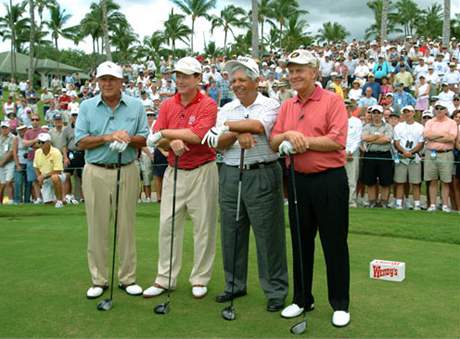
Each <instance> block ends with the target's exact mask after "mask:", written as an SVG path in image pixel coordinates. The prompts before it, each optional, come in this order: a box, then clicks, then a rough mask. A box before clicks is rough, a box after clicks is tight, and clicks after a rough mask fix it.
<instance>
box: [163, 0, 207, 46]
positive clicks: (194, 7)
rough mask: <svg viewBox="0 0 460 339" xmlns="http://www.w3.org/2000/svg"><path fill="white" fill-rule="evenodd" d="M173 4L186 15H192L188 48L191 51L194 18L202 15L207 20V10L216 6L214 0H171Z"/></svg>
mask: <svg viewBox="0 0 460 339" xmlns="http://www.w3.org/2000/svg"><path fill="white" fill-rule="evenodd" d="M172 2H173V3H174V4H176V5H177V6H179V8H180V9H181V10H182V11H183V12H184V13H185V14H187V15H189V16H191V17H192V29H191V31H190V49H191V51H192V53H193V35H194V34H195V20H196V19H197V18H200V17H204V18H206V19H207V20H209V18H210V16H209V15H208V12H209V11H210V10H211V9H213V8H214V7H216V0H172Z"/></svg>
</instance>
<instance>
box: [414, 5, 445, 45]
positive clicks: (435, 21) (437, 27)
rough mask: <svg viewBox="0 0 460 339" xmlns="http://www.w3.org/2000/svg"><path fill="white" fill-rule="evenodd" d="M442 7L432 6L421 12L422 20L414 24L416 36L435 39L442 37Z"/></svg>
mask: <svg viewBox="0 0 460 339" xmlns="http://www.w3.org/2000/svg"><path fill="white" fill-rule="evenodd" d="M442 19H443V15H442V6H441V5H440V4H433V5H431V6H430V7H428V8H427V9H426V10H423V12H422V18H421V20H419V21H418V22H417V24H416V30H417V35H419V36H425V37H430V38H436V37H438V36H440V35H442Z"/></svg>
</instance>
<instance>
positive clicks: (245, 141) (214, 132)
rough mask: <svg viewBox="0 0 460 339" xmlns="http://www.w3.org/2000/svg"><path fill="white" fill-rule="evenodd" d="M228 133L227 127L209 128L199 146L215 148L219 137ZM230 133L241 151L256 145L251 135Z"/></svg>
mask: <svg viewBox="0 0 460 339" xmlns="http://www.w3.org/2000/svg"><path fill="white" fill-rule="evenodd" d="M229 131H230V128H229V127H228V126H227V125H222V126H220V127H217V126H214V127H211V128H210V129H209V131H208V132H207V133H206V134H205V136H204V137H203V140H201V144H205V143H207V144H208V146H209V147H212V148H217V145H218V144H219V138H220V136H221V135H223V134H224V133H226V132H229ZM231 133H233V134H234V135H235V136H236V138H237V140H238V143H239V144H240V147H241V148H243V149H250V148H253V147H254V146H255V145H256V139H255V138H254V136H253V135H252V134H251V133H235V132H231Z"/></svg>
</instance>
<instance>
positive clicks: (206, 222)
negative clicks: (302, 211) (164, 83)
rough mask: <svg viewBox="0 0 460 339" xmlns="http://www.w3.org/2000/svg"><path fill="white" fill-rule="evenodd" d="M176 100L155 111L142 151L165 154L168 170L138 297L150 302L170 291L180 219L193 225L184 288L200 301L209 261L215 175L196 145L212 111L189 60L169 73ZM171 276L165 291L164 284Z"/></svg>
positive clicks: (210, 154) (209, 155) (209, 153)
mask: <svg viewBox="0 0 460 339" xmlns="http://www.w3.org/2000/svg"><path fill="white" fill-rule="evenodd" d="M174 71H175V73H176V87H177V94H176V95H174V96H173V97H172V98H169V99H167V100H166V101H165V102H163V104H162V105H161V107H160V113H159V115H158V120H157V121H156V123H155V125H154V127H153V131H152V133H151V134H150V135H149V138H148V141H147V146H149V147H160V148H162V149H167V150H169V155H168V164H169V166H168V168H167V169H166V172H165V174H164V178H163V191H162V196H163V198H162V199H161V210H160V234H159V241H158V243H159V252H160V253H159V258H158V270H157V276H156V279H155V282H154V284H153V285H152V286H151V287H149V288H148V289H146V290H145V291H144V297H146V298H150V297H154V296H157V295H160V294H161V293H163V292H165V291H166V290H167V289H168V287H170V288H171V289H175V288H176V285H177V277H178V275H179V271H180V268H181V261H182V240H183V236H184V226H185V225H184V224H185V214H186V212H188V214H189V215H190V217H191V219H192V222H193V227H194V231H193V238H194V239H193V240H194V258H193V259H194V263H193V268H192V272H191V274H190V278H189V282H190V284H191V285H192V295H193V297H194V298H203V297H204V296H205V295H206V294H207V292H208V289H207V285H208V283H209V281H210V279H211V274H212V266H213V262H214V256H215V244H216V221H217V189H218V175H217V165H216V152H215V150H214V149H212V148H210V147H208V145H203V144H201V140H202V138H203V137H204V136H205V134H206V132H207V131H208V130H209V129H210V128H211V127H213V126H214V125H215V123H216V116H217V105H216V103H215V102H214V101H213V100H212V99H211V98H210V97H207V96H205V95H203V94H201V92H200V91H199V85H200V82H201V76H202V68H201V64H200V62H199V61H198V60H196V59H195V58H192V57H185V58H182V59H180V60H179V61H178V62H177V63H176V66H175V69H174ZM176 157H179V159H178V173H177V190H176V211H175V212H176V213H175V218H176V223H175V239H176V241H177V244H174V246H173V247H174V252H173V255H172V268H171V272H170V259H171V256H170V245H171V242H170V241H171V220H172V213H171V208H172V199H171V197H172V196H173V177H174V169H173V167H174V164H175V159H176ZM169 274H171V286H168V283H169V279H168V278H169Z"/></svg>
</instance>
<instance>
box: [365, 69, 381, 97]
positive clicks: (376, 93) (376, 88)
mask: <svg viewBox="0 0 460 339" xmlns="http://www.w3.org/2000/svg"><path fill="white" fill-rule="evenodd" d="M367 78H368V81H367V82H366V83H365V84H364V86H363V93H366V89H367V88H368V87H370V88H371V89H372V96H373V97H374V98H375V100H379V98H380V84H379V83H378V82H376V81H375V75H374V74H373V73H369V75H368V76H367Z"/></svg>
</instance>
